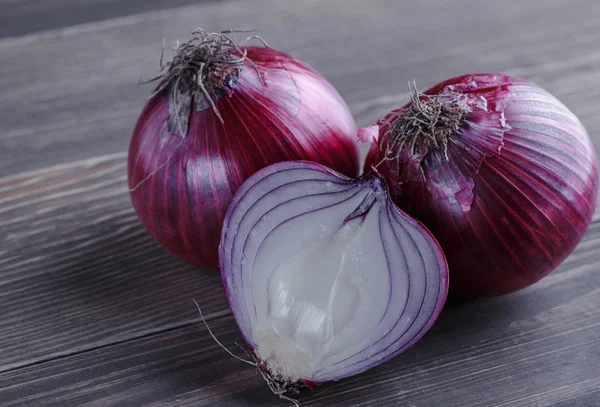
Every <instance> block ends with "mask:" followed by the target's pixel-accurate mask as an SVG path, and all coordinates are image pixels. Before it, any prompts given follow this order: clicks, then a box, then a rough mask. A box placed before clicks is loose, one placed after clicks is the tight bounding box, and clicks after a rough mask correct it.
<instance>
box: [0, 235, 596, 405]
mask: <svg viewBox="0 0 600 407" xmlns="http://www.w3.org/2000/svg"><path fill="white" fill-rule="evenodd" d="M599 244H600V224H594V225H593V227H592V228H591V229H590V231H589V233H588V234H587V236H586V238H585V241H584V242H583V243H582V244H581V245H580V246H579V247H578V249H577V250H576V252H575V253H574V254H573V256H571V257H570V258H569V260H567V262H565V264H564V265H563V266H561V267H560V269H559V270H557V271H556V272H555V273H553V274H552V275H551V276H549V277H548V278H547V279H545V280H543V281H542V282H541V283H540V284H537V285H534V286H532V287H530V288H528V289H526V290H524V291H522V292H519V293H515V294H512V295H508V296H504V297H499V298H492V299H485V300H480V301H472V302H467V303H458V302H451V303H449V304H448V305H447V306H446V308H445V310H444V311H443V313H442V315H441V316H440V319H439V320H438V322H437V323H436V325H435V326H434V328H433V329H432V330H431V331H430V333H429V334H427V335H426V336H425V338H423V340H421V341H420V342H419V343H418V344H417V345H416V346H415V347H413V348H412V349H410V350H409V351H407V352H405V353H404V354H402V355H400V356H399V357H397V358H395V359H394V360H392V361H390V362H388V363H386V364H384V365H382V366H379V367H377V368H374V369H372V370H371V371H368V372H366V373H364V374H361V375H359V376H357V377H354V378H350V379H346V380H343V381H340V382H338V383H330V384H326V385H323V386H322V387H320V388H318V389H317V391H316V392H315V393H312V394H311V393H309V392H305V393H303V394H302V395H301V397H300V399H301V402H302V405H306V406H375V405H377V406H388V405H389V406H392V405H406V406H438V405H439V406H442V405H443V406H444V407H453V406H457V407H458V406H460V407H463V406H472V407H489V406H512V407H515V406H523V407H524V406H527V407H530V406H540V407H541V406H555V405H557V404H558V405H560V404H562V405H565V406H567V405H568V406H572V405H576V404H575V402H576V401H581V400H595V399H594V397H596V396H598V394H599V392H600V390H599V389H600V369H599V365H598V364H599V363H600V361H599V359H598V354H599V353H600V337H599V336H598V330H599V329H600V295H599V294H600V288H599V287H600V275H599V274H598V273H595V271H597V270H598V269H599V267H600V257H599V256H598V251H597V248H598V246H599ZM210 326H211V328H212V329H213V331H214V333H215V335H216V336H217V337H218V338H220V339H221V341H222V342H223V343H224V345H225V346H226V347H228V348H229V349H233V350H234V351H235V352H236V353H237V354H239V355H240V356H244V357H245V355H244V354H243V352H241V351H240V350H239V349H238V348H237V347H236V346H235V343H234V342H235V341H240V340H241V337H240V334H239V332H238V331H237V328H236V326H235V323H234V322H233V320H232V318H231V317H230V316H227V317H223V318H219V319H217V320H214V321H211V322H210ZM0 400H2V401H3V403H2V405H3V406H6V407H9V406H20V405H27V406H41V405H44V406H57V407H58V406H61V407H64V406H74V405H77V406H131V405H136V406H138V405H148V406H160V405H169V406H227V405H232V406H233V405H236V406H237V405H253V406H254V405H261V406H284V405H289V404H288V403H284V402H281V401H279V400H277V399H276V398H275V397H274V396H273V395H271V394H269V391H268V389H267V387H266V385H265V384H264V383H263V381H262V378H261V377H260V375H258V373H257V372H256V371H255V370H254V368H252V367H251V366H248V365H245V364H243V363H242V362H239V361H237V360H234V359H233V358H231V357H230V356H229V355H227V354H226V353H225V352H224V351H223V350H222V349H221V348H220V347H219V346H218V345H216V344H215V342H214V341H213V339H212V338H210V336H209V335H208V333H207V331H206V329H205V328H204V327H203V326H202V324H201V323H197V324H194V325H192V326H187V327H185V328H181V329H177V330H176V331H172V332H164V333H159V334H156V335H151V336H148V337H146V338H141V339H136V340H132V341H128V342H124V343H121V344H117V345H113V346H110V347H106V348H102V349H96V350H91V351H88V352H85V353H81V354H76V355H72V356H69V357H64V358H60V359H57V360H53V361H48V362H46V363H41V364H38V365H34V366H29V367H24V368H21V369H18V370H15V371H10V372H4V373H1V374H0ZM577 405H582V404H577Z"/></svg>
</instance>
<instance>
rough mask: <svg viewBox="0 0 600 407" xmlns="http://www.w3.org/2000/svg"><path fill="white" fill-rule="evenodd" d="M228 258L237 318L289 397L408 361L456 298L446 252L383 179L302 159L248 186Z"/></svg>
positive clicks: (226, 273) (233, 223)
mask: <svg viewBox="0 0 600 407" xmlns="http://www.w3.org/2000/svg"><path fill="white" fill-rule="evenodd" d="M219 260H220V264H221V273H222V276H223V282H224V285H225V288H226V292H227V296H228V299H229V302H230V306H231V309H232V312H233V315H234V317H235V320H236V322H237V324H238V326H239V328H240V330H241V332H242V334H243V336H244V338H245V340H246V342H247V343H248V345H249V346H250V347H251V348H252V350H253V352H254V354H255V356H256V358H257V360H259V361H260V366H261V368H262V369H263V373H264V374H265V376H267V377H268V378H269V380H270V381H271V383H270V385H271V386H275V388H276V389H277V390H278V391H279V392H285V391H294V390H295V389H296V385H297V384H300V383H318V382H325V381H330V380H338V379H342V378H344V377H348V376H352V375H355V374H357V373H360V372H363V371H365V370H367V369H369V368H371V367H374V366H376V365H379V364H380V363H383V362H385V361H387V360H389V359H390V358H392V357H394V356H396V355H398V354H399V353H400V352H402V351H404V350H406V349H407V348H408V347H410V346H411V345H413V344H414V343H415V342H417V341H418V340H419V339H420V338H421V337H422V336H423V335H424V334H425V332H427V330H428V329H429V328H430V327H431V326H432V324H433V323H434V321H435V319H436V318H437V316H438V315H439V313H440V312H441V310H442V307H443V304H444V302H445V299H446V294H447V290H448V275H447V272H448V270H447V264H446V261H445V258H444V254H443V253H442V250H441V248H440V246H439V245H438V243H437V242H436V241H435V239H434V238H433V237H432V235H431V234H430V233H429V232H428V231H427V229H425V227H424V226H422V225H421V224H420V223H419V222H418V221H416V220H414V219H412V218H410V217H409V216H408V215H406V214H405V213H404V212H402V211H401V210H400V209H398V207H397V206H396V205H394V204H393V203H392V201H391V200H390V198H389V195H388V193H387V189H386V187H385V185H384V184H383V183H382V181H381V180H380V178H379V177H378V176H377V175H376V174H369V175H367V176H364V177H362V178H359V179H358V180H353V179H350V178H348V177H346V176H344V175H341V174H339V173H337V172H335V171H333V170H331V169H329V168H327V167H324V166H321V165H319V164H315V163H309V162H302V161H296V162H284V163H279V164H274V165H271V166H269V167H267V168H265V169H263V170H261V171H259V172H258V173H256V174H254V175H253V176H252V177H250V178H249V179H248V180H247V181H246V182H245V183H244V184H243V185H242V186H241V188H240V189H239V190H238V192H237V193H236V195H235V197H234V199H233V201H232V203H231V205H230V206H229V209H228V211H227V214H226V217H225V222H224V226H223V232H222V236H221V244H220V247H219ZM272 388H273V387H272Z"/></svg>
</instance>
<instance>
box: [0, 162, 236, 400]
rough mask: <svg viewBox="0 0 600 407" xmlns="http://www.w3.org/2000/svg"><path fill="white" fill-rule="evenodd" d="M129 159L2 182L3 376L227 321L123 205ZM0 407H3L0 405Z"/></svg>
mask: <svg viewBox="0 0 600 407" xmlns="http://www.w3.org/2000/svg"><path fill="white" fill-rule="evenodd" d="M125 159H126V157H125V154H122V153H119V154H116V155H114V156H108V157H100V158H96V159H92V160H87V161H83V162H78V163H72V164H68V165H64V166H60V167H55V168H48V169H46V170H44V171H40V172H36V173H30V174H28V175H26V176H21V177H14V178H8V179H5V180H0V242H1V243H2V244H1V245H0V247H1V250H0V270H1V272H0V287H1V288H0V310H2V312H1V313H0V355H1V357H0V371H2V370H6V369H14V368H15V367H17V366H22V365H27V364H32V363H36V362H38V361H40V360H44V359H47V358H53V357H58V356H60V355H62V354H65V353H72V352H80V351H82V350H85V349H89V348H94V347H98V346H105V345H106V344H108V343H113V342H119V341H121V340H125V339H131V338H132V337H136V336H143V335H147V334H148V333H150V332H153V331H156V330H161V329H165V328H169V329H172V328H174V327H176V326H184V325H186V324H189V323H190V322H191V321H194V320H196V319H197V318H198V314H197V312H196V309H195V306H194V303H193V301H192V299H193V298H195V299H197V301H199V302H200V303H201V304H202V307H203V309H204V312H205V313H206V314H207V318H209V319H211V318H212V317H213V316H217V315H220V314H223V313H229V311H228V308H227V302H226V299H225V296H224V294H223V288H222V286H221V277H220V274H219V273H218V271H215V270H200V269H197V268H195V267H193V266H190V265H187V264H185V263H184V262H182V261H180V260H178V259H176V258H174V257H173V256H171V255H170V254H169V253H167V252H166V251H165V250H164V249H162V248H161V247H160V246H159V245H158V244H157V243H155V242H154V241H153V240H152V238H151V237H150V236H149V235H148V234H147V233H146V231H145V230H144V229H143V228H142V226H141V224H140V223H139V221H138V219H137V217H136V215H135V213H134V211H133V209H132V207H131V202H130V199H129V193H128V192H127V187H126V180H125ZM0 405H1V403H0Z"/></svg>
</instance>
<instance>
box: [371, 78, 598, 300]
mask: <svg viewBox="0 0 600 407" xmlns="http://www.w3.org/2000/svg"><path fill="white" fill-rule="evenodd" d="M424 94H426V95H439V94H442V95H453V96H455V97H456V96H458V97H459V98H463V100H467V99H470V101H469V102H468V103H469V106H470V108H471V110H472V111H471V112H467V113H466V116H465V118H464V120H463V121H462V123H461V126H460V128H459V129H458V131H455V132H453V134H452V135H451V136H449V137H448V144H447V159H446V157H445V154H446V151H442V150H444V149H443V148H441V149H437V151H436V149H434V148H431V149H429V150H426V151H419V149H418V148H417V149H416V150H415V151H412V152H411V151H410V149H409V148H404V147H403V148H402V150H403V151H400V152H399V151H398V150H395V151H393V152H391V153H390V159H387V160H384V152H383V151H385V149H386V143H387V142H388V141H389V140H390V134H389V132H388V130H389V128H390V123H391V122H393V121H394V120H395V119H396V118H397V117H398V115H399V114H400V115H401V114H403V113H404V112H406V110H407V109H408V107H409V106H410V103H409V104H407V105H406V106H404V107H403V108H401V109H397V110H395V111H393V112H391V113H390V114H388V115H387V116H386V117H384V118H383V119H382V120H380V121H379V122H378V127H379V128H378V140H377V141H376V142H375V144H374V145H373V146H372V147H371V149H370V151H369V154H368V156H367V159H366V163H365V168H366V169H368V168H370V167H372V166H373V167H374V166H377V170H378V171H379V172H380V173H381V174H383V176H384V177H385V178H386V179H387V181H388V183H389V188H390V190H391V193H392V196H393V198H394V201H395V202H396V203H397V204H398V206H400V207H401V208H402V209H404V210H405V211H407V212H408V213H409V214H411V215H412V216H414V217H416V218H417V219H419V220H420V221H421V222H423V224H424V225H425V226H427V227H428V228H429V230H430V231H431V232H432V233H433V235H434V236H435V237H436V238H437V240H438V241H439V243H440V244H441V246H442V248H443V249H444V252H445V254H446V257H447V259H448V263H449V268H450V293H452V294H454V295H457V296H466V297H481V296H495V295H502V294H506V293H510V292H513V291H516V290H519V289H522V288H524V287H527V286H529V285H531V284H533V283H535V282H536V281H538V280H540V279H541V278H542V277H544V276H545V275H547V274H548V273H550V272H551V271H552V270H554V269H555V268H556V267H557V266H558V265H559V264H560V263H561V262H562V261H563V260H564V259H565V258H566V257H567V256H568V255H569V254H570V253H571V251H572V250H573V249H574V248H575V246H576V245H577V244H578V243H579V241H580V240H581V238H582V237H583V235H584V233H585V231H586V229H587V227H588V225H589V224H590V222H591V220H592V216H593V214H594V210H595V206H596V199H597V194H598V170H597V163H598V160H597V157H596V154H595V152H594V147H593V145H592V142H591V140H590V138H589V136H588V134H587V133H586V130H585V128H584V126H583V125H582V124H581V122H580V121H579V119H578V118H577V117H576V116H575V115H574V114H573V113H572V112H571V111H569V110H568V109H567V108H566V107H565V106H564V105H563V104H562V103H561V102H560V101H558V100H557V99H556V98H555V97H554V96H552V95H551V94H550V93H548V92H547V91H545V90H543V89H541V88H540V87H538V86H536V85H534V84H532V83H530V82H528V81H526V80H523V79H519V78H515V77H511V76H507V75H503V74H494V73H482V74H469V75H464V76H460V77H456V78H452V79H449V80H447V81H445V82H442V83H440V84H438V85H436V86H434V87H432V88H431V89H429V90H427V91H425V92H424ZM461 95H462V96H461ZM481 97H483V98H481ZM478 104H479V106H478ZM485 104H487V106H485ZM486 109H487V111H486ZM477 126H479V127H478V128H477ZM482 129H483V130H482ZM364 134H369V130H365V131H363V137H364ZM398 148H400V147H398ZM419 154H421V155H419ZM392 156H393V158H391V157H392ZM423 156H424V158H423ZM444 188H446V189H444Z"/></svg>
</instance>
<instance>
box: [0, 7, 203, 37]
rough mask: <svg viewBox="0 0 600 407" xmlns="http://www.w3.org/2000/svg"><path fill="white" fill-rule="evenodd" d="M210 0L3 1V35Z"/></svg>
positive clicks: (0, 22)
mask: <svg viewBox="0 0 600 407" xmlns="http://www.w3.org/2000/svg"><path fill="white" fill-rule="evenodd" d="M206 1H211V0H169V1H164V0H127V1H121V0H85V1H79V0H0V7H2V12H1V13H0V38H2V37H10V36H17V35H24V34H29V33H32V32H37V31H44V30H51V29H55V28H62V27H65V26H70V25H75V24H84V23H89V22H93V21H98V20H105V19H109V18H115V17H122V16H127V15H131V14H137V13H143V12H150V11H154V10H162V9H165V8H169V7H177V6H183V5H187V4H193V3H201V2H206ZM213 1H214V0H213Z"/></svg>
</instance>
